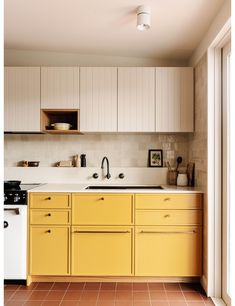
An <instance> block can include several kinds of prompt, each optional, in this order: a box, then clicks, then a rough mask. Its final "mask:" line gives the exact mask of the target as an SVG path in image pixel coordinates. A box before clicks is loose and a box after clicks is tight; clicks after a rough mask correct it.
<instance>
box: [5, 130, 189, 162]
mask: <svg viewBox="0 0 235 306" xmlns="http://www.w3.org/2000/svg"><path fill="white" fill-rule="evenodd" d="M188 145H189V135H188V134H142V135H137V134H109V135H107V134H103V135H102V134H87V135H81V136H80V135H79V136H77V135H61V136H59V135H40V134H39V135H37V134H35V135H19V134H16V135H11V134H9V135H5V166H7V167H11V166H16V165H17V163H18V162H19V161H21V160H39V161H40V166H53V165H54V164H55V163H56V162H58V161H60V160H69V159H71V158H72V156H73V155H75V154H79V155H80V154H82V153H84V154H86V155H87V166H88V167H99V166H100V164H101V159H102V158H103V156H105V155H106V156H107V157H108V158H109V160H110V164H111V167H145V166H147V161H148V150H149V149H163V160H164V162H165V161H166V159H167V160H170V162H171V164H172V165H175V160H176V157H177V156H179V155H180V156H182V157H183V164H182V165H186V164H187V162H188V153H189V152H188V149H189V146H188Z"/></svg>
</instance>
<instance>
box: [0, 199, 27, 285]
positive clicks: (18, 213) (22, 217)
mask: <svg viewBox="0 0 235 306" xmlns="http://www.w3.org/2000/svg"><path fill="white" fill-rule="evenodd" d="M26 261H27V205H4V279H6V280H7V279H19V280H21V279H22V280H26Z"/></svg>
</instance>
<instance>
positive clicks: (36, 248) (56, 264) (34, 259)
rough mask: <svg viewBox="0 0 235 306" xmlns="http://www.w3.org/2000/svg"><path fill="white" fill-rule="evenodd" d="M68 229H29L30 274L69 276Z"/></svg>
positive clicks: (47, 227) (34, 227) (52, 227)
mask: <svg viewBox="0 0 235 306" xmlns="http://www.w3.org/2000/svg"><path fill="white" fill-rule="evenodd" d="M69 235H70V227H69V226H31V227H30V274H31V275H69V272H70V262H69V257H70V251H69V249H70V242H69Z"/></svg>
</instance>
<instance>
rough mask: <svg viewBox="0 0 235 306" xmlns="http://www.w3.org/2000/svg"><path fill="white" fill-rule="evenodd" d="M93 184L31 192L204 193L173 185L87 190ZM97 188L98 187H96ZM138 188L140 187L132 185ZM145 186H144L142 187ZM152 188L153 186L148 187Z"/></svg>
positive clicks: (46, 186) (53, 186)
mask: <svg viewBox="0 0 235 306" xmlns="http://www.w3.org/2000/svg"><path fill="white" fill-rule="evenodd" d="M90 185H91V184H43V185H41V186H39V187H37V188H34V189H32V190H29V192H73V193H74V192H79V193H129V194H130V193H148V194H156V193H203V191H202V190H200V189H199V188H196V187H178V186H173V185H161V186H162V187H163V189H141V188H140V189H136V188H135V189H102V185H100V189H85V188H86V187H87V186H90ZM96 186H97V185H96ZM116 186H117V185H116ZM131 186H138V185H131ZM142 186H144V185H142ZM146 186H152V185H146Z"/></svg>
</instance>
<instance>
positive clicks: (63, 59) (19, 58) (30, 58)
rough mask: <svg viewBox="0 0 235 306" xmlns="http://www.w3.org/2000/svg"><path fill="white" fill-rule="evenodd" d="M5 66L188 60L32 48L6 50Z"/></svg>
mask: <svg viewBox="0 0 235 306" xmlns="http://www.w3.org/2000/svg"><path fill="white" fill-rule="evenodd" d="M4 65H5V66H95V67H99V66H103V67H106V66H126V67H131V66H146V67H151V66H153V67H155V66H163V67H164V66H173V67H174V66H176V67H177V66H187V61H182V60H179V61H175V60H164V59H151V58H138V57H121V56H102V55H95V54H78V53H63V52H48V51H32V50H13V49H5V51H4Z"/></svg>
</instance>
